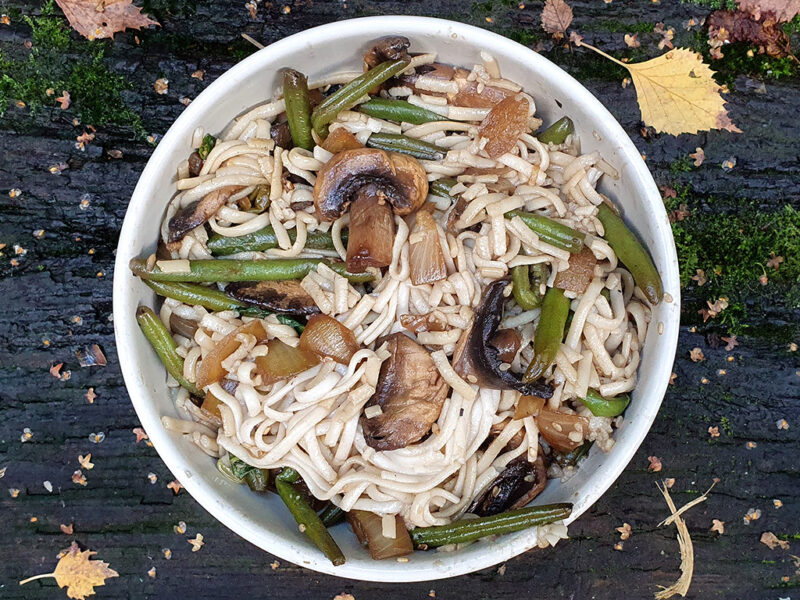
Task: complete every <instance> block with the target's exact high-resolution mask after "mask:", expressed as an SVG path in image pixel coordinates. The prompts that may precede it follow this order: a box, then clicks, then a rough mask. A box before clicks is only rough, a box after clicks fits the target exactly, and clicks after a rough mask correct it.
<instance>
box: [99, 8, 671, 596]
mask: <svg viewBox="0 0 800 600" xmlns="http://www.w3.org/2000/svg"><path fill="white" fill-rule="evenodd" d="M385 35H404V36H407V37H408V38H409V39H411V41H412V48H413V50H414V51H435V52H438V54H439V60H440V61H442V62H445V63H452V64H458V65H467V66H469V65H472V64H474V63H476V62H478V61H479V60H480V58H479V52H480V51H481V50H485V51H487V52H489V53H491V54H492V55H494V56H495V57H496V58H497V60H498V61H499V64H500V67H501V69H502V73H503V76H505V77H507V78H509V79H511V80H513V81H516V82H518V83H520V84H522V86H523V87H524V89H525V90H526V91H527V92H529V93H531V94H532V95H533V97H534V98H535V101H536V112H537V114H538V115H539V116H541V117H542V118H543V119H544V122H545V123H550V122H552V121H553V120H555V119H557V118H560V117H561V116H563V115H569V116H570V117H571V118H572V120H573V121H574V122H575V128H576V130H577V132H578V133H579V135H580V139H581V144H582V148H583V151H584V152H589V151H592V150H599V151H601V153H602V155H603V157H604V158H605V160H606V161H608V162H609V163H610V164H612V165H613V166H614V167H616V168H617V169H618V170H619V173H620V177H619V179H618V180H616V181H614V180H611V179H610V178H608V177H604V178H603V180H602V186H601V189H602V191H604V192H605V193H606V194H608V195H609V196H610V197H611V198H613V199H614V201H615V202H616V203H617V204H618V205H620V206H621V208H622V210H623V212H624V216H625V219H626V221H627V222H628V224H629V225H631V227H632V228H633V229H634V230H635V231H636V232H637V233H638V234H639V237H640V239H641V240H643V241H644V243H645V244H646V246H647V247H648V249H649V250H650V254H651V255H652V257H653V260H654V261H655V264H656V265H657V267H658V270H659V272H660V273H661V277H662V280H663V283H664V291H665V292H666V293H668V294H669V295H671V296H672V301H671V302H661V303H660V304H659V305H658V306H657V307H656V309H655V310H654V311H653V320H652V326H651V327H650V328H649V330H648V334H647V340H646V342H645V346H644V351H643V354H642V363H641V366H640V367H639V385H638V386H637V387H636V389H635V390H634V392H633V400H632V402H631V405H630V407H629V408H628V410H627V412H626V413H625V422H624V424H623V426H622V427H621V428H620V429H619V430H618V431H617V433H616V445H615V446H614V449H613V450H612V451H611V452H610V453H609V454H604V453H602V452H600V451H598V450H597V449H596V448H595V449H593V452H592V453H590V455H589V457H588V458H586V459H585V460H584V461H583V462H582V463H581V466H580V468H579V469H578V471H577V474H576V475H575V476H574V477H573V478H571V479H570V480H568V481H567V482H566V483H563V484H562V483H560V482H557V481H553V482H550V484H549V486H548V487H547V489H546V490H545V491H544V492H543V493H542V494H541V495H540V496H539V497H538V498H537V500H536V501H537V503H542V504H544V503H549V502H572V503H573V504H574V509H573V512H572V516H571V517H570V519H569V521H572V520H575V519H576V518H578V517H579V516H580V515H581V514H582V513H583V512H584V511H586V510H587V509H588V508H589V507H590V506H591V505H592V504H593V503H594V502H595V501H596V500H597V499H598V498H599V497H600V496H601V495H602V494H603V492H605V491H606V489H608V487H609V486H610V485H611V484H612V483H613V482H614V480H615V479H616V478H617V477H618V476H619V475H620V473H622V471H623V469H624V468H625V466H626V465H627V464H628V462H629V461H630V459H631V457H633V455H634V453H635V452H636V450H637V448H638V447H639V445H640V444H641V442H642V440H643V439H644V437H645V435H647V431H648V430H649V428H650V425H651V423H652V422H653V419H654V418H655V416H656V413H657V412H658V409H659V406H660V405H661V400H662V398H663V396H664V391H665V390H666V387H667V383H668V381H669V376H670V373H671V370H672V361H673V357H674V355H675V347H676V344H677V339H678V320H679V297H680V296H679V294H680V292H679V287H678V260H677V256H676V254H675V244H674V242H673V239H672V231H671V229H670V225H669V221H668V219H667V215H666V212H665V210H664V205H663V203H662V201H661V196H660V194H659V192H658V190H657V188H656V185H655V183H654V182H653V179H652V177H651V176H650V173H649V172H648V170H647V167H646V166H645V164H644V162H643V161H642V158H641V156H640V155H639V152H638V151H637V150H636V148H635V146H634V145H633V143H632V142H631V140H630V139H629V138H628V136H627V135H626V134H625V132H624V131H623V129H622V127H620V126H619V124H618V123H617V122H616V120H614V117H613V116H611V114H610V113H609V112H608V111H607V110H606V109H605V108H604V107H603V105H602V104H601V103H600V102H599V101H598V100H597V99H596V98H595V97H594V96H592V94H591V93H589V92H588V91H587V90H586V89H585V88H584V87H583V86H582V85H581V84H580V83H578V82H577V81H575V80H574V79H573V78H572V77H570V76H569V75H567V73H565V72H564V71H562V70H561V69H560V68H559V67H557V66H556V65H554V64H553V63H551V62H550V61H548V60H547V59H545V58H543V57H542V56H540V55H539V54H537V53H535V52H533V51H532V50H529V49H528V48H525V47H524V46H521V45H519V44H517V43H516V42H512V41H511V40H508V39H506V38H504V37H501V36H499V35H496V34H494V33H490V32H488V31H484V30H482V29H478V28H475V27H471V26H469V25H464V24H461V23H454V22H452V21H444V20H440V19H430V18H424V17H404V16H387V17H369V18H364V19H354V20H350V21H341V22H338V23H331V24H329V25H323V26H321V27H315V28H314V29H309V30H308V31H304V32H302V33H298V34H296V35H293V36H291V37H288V38H286V39H284V40H281V41H279V42H276V43H274V44H272V45H271V46H269V47H267V48H264V49H263V50H260V51H259V52H256V53H255V54H253V55H252V56H250V57H249V58H247V59H245V60H243V61H242V62H241V63H239V64H237V65H236V66H235V67H233V68H231V69H230V70H229V71H227V72H226V73H225V74H224V75H222V76H221V77H220V78H219V79H217V80H216V81H215V82H214V83H212V84H211V85H209V86H208V88H207V89H206V90H205V91H204V92H203V93H202V94H200V95H199V96H198V97H197V98H196V99H195V100H194V101H193V102H192V103H191V104H190V105H189V107H188V108H187V109H186V110H185V111H184V112H183V114H181V116H180V117H179V118H178V119H177V120H176V121H175V123H174V124H173V125H172V127H170V129H169V131H168V132H167V133H166V135H165V136H164V138H163V139H162V140H161V142H160V143H159V145H158V147H157V148H156V150H155V152H153V156H152V157H151V158H150V161H149V162H148V163H147V166H146V167H145V169H144V172H143V173H142V176H141V178H140V179H139V183H138V185H137V186H136V190H135V191H134V193H133V197H132V198H131V202H130V205H129V207H128V212H127V214H126V215H125V221H124V223H123V225H122V233H121V234H120V239H119V246H118V247H117V260H116V265H115V267H116V268H115V273H114V329H115V332H116V339H117V350H118V353H119V359H120V365H121V367H122V373H123V375H124V377H125V384H126V385H127V387H128V392H129V394H130V397H131V400H132V402H133V405H134V407H135V408H136V412H137V414H138V416H139V419H140V420H141V422H142V425H143V426H144V428H145V430H146V431H147V433H148V435H149V436H150V439H151V440H152V442H153V445H154V446H155V448H156V450H157V451H158V453H159V454H160V455H161V458H162V459H163V460H164V462H165V463H166V464H167V466H168V467H169V469H170V470H171V471H172V473H173V474H174V475H175V477H176V478H178V479H179V480H180V482H181V483H182V484H183V486H184V487H185V488H186V490H187V491H188V492H189V493H190V494H191V495H192V496H193V497H194V498H195V499H196V500H197V501H198V502H199V503H200V504H201V505H202V506H203V507H204V508H205V509H206V510H208V511H209V512H210V513H211V514H212V515H214V517H216V518H217V519H218V520H220V521H221V522H222V523H224V524H225V525H226V526H227V527H229V528H230V529H232V530H233V531H235V532H236V533H238V534H239V535H240V536H242V537H243V538H245V539H247V540H249V541H250V542H252V543H253V544H255V545H257V546H259V547H260V548H263V549H264V550H266V551H268V552H270V553H271V554H274V555H276V556H278V557H280V558H283V559H285V560H288V561H291V562H293V563H296V564H298V565H302V566H305V567H308V568H310V569H314V570H317V571H321V572H324V573H331V574H334V575H339V576H342V577H350V578H353V579H362V580H370V581H382V582H390V581H405V582H408V581H423V580H429V579H440V578H444V577H451V576H453V575H460V574H463V573H469V572H471V571H476V570H478V569H483V568H486V567H489V566H491V565H494V564H497V563H499V562H502V561H504V560H508V559H509V558H511V557H513V556H516V555H517V554H520V553H522V552H524V551H526V550H528V549H529V548H532V547H534V546H535V545H536V533H535V530H534V531H521V532H518V533H516V534H512V535H507V536H502V537H500V538H498V539H495V540H483V541H480V542H478V543H476V544H473V545H471V546H468V547H466V548H464V549H462V550H459V551H457V552H449V553H444V552H416V553H415V554H414V555H412V556H411V557H409V561H408V562H407V563H399V562H396V561H392V560H390V561H374V560H372V559H371V558H370V557H369V555H368V553H367V552H366V551H365V550H363V549H362V548H361V547H359V545H358V544H357V542H356V539H355V536H354V535H353V534H352V532H351V531H350V529H349V527H347V526H346V525H340V526H338V527H336V528H334V530H333V536H334V537H335V538H336V541H337V542H338V543H339V545H340V546H341V547H342V550H343V551H344V553H345V555H346V556H347V563H346V564H345V565H343V566H341V567H334V566H332V565H331V563H330V562H329V561H328V560H327V559H326V558H325V557H324V556H323V555H322V554H321V553H320V552H319V551H318V550H317V549H316V548H314V547H313V546H312V544H311V543H310V542H309V541H308V539H307V538H306V537H305V536H304V535H303V534H302V533H300V532H299V531H298V528H297V525H296V524H295V522H294V521H293V519H292V518H291V516H290V515H289V513H288V511H287V510H286V508H285V507H284V506H283V505H282V504H281V501H280V499H279V498H278V497H277V496H275V495H273V494H269V495H259V494H254V493H252V492H251V491H250V490H249V489H248V488H247V486H242V485H234V484H231V483H229V482H228V481H227V480H226V479H224V478H222V477H221V476H220V475H219V474H218V472H217V470H216V466H215V463H214V461H213V460H212V459H210V458H209V457H207V456H205V455H204V454H202V453H201V452H199V451H198V450H197V448H196V447H195V446H193V445H192V444H191V443H190V442H188V441H186V440H184V439H182V438H181V436H180V435H178V434H175V433H171V432H168V431H166V430H165V429H164V428H163V427H162V425H161V421H160V418H161V416H162V415H173V416H175V415H176V410H175V408H174V406H173V403H172V400H171V399H170V394H169V391H168V389H167V386H166V384H165V370H164V367H163V366H162V364H161V363H160V362H159V359H158V357H157V356H156V354H155V352H153V351H152V349H151V348H150V346H149V345H148V342H147V340H145V338H144V336H143V335H142V334H141V333H140V332H139V329H138V327H137V323H136V319H135V317H134V314H135V312H136V307H137V306H138V305H139V304H146V305H149V306H154V303H155V296H154V294H153V292H152V291H151V290H150V288H148V287H147V286H146V285H145V284H144V283H142V282H141V281H139V280H138V279H137V278H135V277H133V276H132V275H131V272H130V270H129V269H128V262H129V260H130V259H131V258H133V257H137V256H145V255H147V254H150V253H151V252H153V251H154V249H155V246H156V241H157V238H158V232H159V224H160V222H161V219H162V216H163V214H164V210H165V208H166V205H167V202H168V200H169V199H170V197H171V196H172V194H173V191H174V189H175V188H174V181H175V172H176V168H177V165H178V163H180V162H181V161H182V160H184V159H185V158H186V157H187V156H188V154H189V153H190V151H191V147H190V143H191V139H192V132H193V130H194V128H195V127H197V126H198V125H202V126H203V127H204V128H205V130H206V131H210V132H216V131H220V130H222V128H223V127H224V126H225V125H226V124H227V123H228V122H229V121H230V120H231V119H232V118H233V117H235V116H237V115H239V114H240V113H242V112H243V111H244V110H246V109H248V108H250V107H252V106H253V105H255V104H258V103H261V102H264V101H265V100H267V99H268V98H269V97H270V96H271V95H272V93H273V92H274V91H276V90H278V89H279V83H278V79H277V77H276V73H277V72H278V70H279V69H281V68H282V67H293V68H295V69H298V70H300V71H302V72H304V73H306V74H307V75H308V76H309V79H316V78H319V77H321V76H323V75H324V74H326V73H327V74H329V73H332V72H336V71H341V70H354V69H358V68H360V67H361V60H362V59H361V57H362V55H363V53H364V50H365V48H366V47H367V46H368V44H369V42H370V41H371V40H374V39H375V38H378V37H381V36H385ZM656 324H658V325H656ZM662 324H663V329H662ZM659 329H661V333H659ZM562 543H569V542H568V541H565V542H562Z"/></svg>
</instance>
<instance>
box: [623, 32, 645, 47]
mask: <svg viewBox="0 0 800 600" xmlns="http://www.w3.org/2000/svg"><path fill="white" fill-rule="evenodd" d="M637 35H638V34H636V33H634V34H633V35H631V34H630V33H626V34H625V45H626V46H627V47H628V48H638V47H639V46H641V45H642V43H641V42H640V41H639V40H638V39H637Z"/></svg>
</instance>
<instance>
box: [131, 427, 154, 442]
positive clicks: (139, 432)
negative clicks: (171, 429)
mask: <svg viewBox="0 0 800 600" xmlns="http://www.w3.org/2000/svg"><path fill="white" fill-rule="evenodd" d="M133 433H134V435H135V436H136V443H137V444H138V443H139V442H141V441H142V440H148V439H150V438H149V437H148V436H147V434H146V433H145V431H144V429H142V428H141V427H136V428H135V429H134V430H133Z"/></svg>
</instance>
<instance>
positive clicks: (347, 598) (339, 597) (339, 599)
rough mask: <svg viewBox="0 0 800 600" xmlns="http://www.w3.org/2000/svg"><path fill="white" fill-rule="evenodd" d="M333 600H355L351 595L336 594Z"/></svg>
mask: <svg viewBox="0 0 800 600" xmlns="http://www.w3.org/2000/svg"><path fill="white" fill-rule="evenodd" d="M333 600H356V599H355V596H353V594H336V595H335V596H334V597H333Z"/></svg>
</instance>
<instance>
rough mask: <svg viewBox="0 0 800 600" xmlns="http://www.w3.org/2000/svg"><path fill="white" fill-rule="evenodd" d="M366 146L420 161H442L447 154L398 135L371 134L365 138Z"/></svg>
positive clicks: (416, 140)
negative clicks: (406, 155)
mask: <svg viewBox="0 0 800 600" xmlns="http://www.w3.org/2000/svg"><path fill="white" fill-rule="evenodd" d="M367 146H369V147H370V148H380V149H381V150H387V151H389V152H399V153H401V154H408V155H409V156H413V157H414V158H419V159H422V160H442V159H443V158H444V157H445V154H446V153H447V152H446V151H445V150H444V149H442V148H439V146H436V145H435V144H431V143H430V142H423V141H422V140H418V139H415V138H412V137H408V136H407V135H400V134H399V133H373V134H372V135H371V136H369V137H368V138H367Z"/></svg>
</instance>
